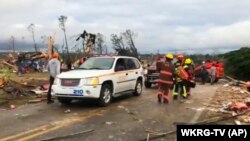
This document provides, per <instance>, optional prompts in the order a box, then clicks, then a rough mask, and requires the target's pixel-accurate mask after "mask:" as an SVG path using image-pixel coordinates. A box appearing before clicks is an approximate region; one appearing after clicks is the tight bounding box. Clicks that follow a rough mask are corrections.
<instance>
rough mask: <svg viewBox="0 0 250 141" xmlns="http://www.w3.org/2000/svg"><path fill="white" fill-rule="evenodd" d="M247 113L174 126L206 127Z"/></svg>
mask: <svg viewBox="0 0 250 141" xmlns="http://www.w3.org/2000/svg"><path fill="white" fill-rule="evenodd" d="M247 113H249V111H244V112H242V113H240V114H237V115H231V116H224V117H223V116H219V117H214V118H210V119H207V120H203V121H200V122H196V123H186V122H174V124H176V125H177V124H182V125H202V124H204V125H208V124H214V123H217V122H220V121H225V120H229V119H233V118H236V117H239V116H242V115H245V114H247Z"/></svg>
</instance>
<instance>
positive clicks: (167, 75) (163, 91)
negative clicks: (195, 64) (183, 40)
mask: <svg viewBox="0 0 250 141" xmlns="http://www.w3.org/2000/svg"><path fill="white" fill-rule="evenodd" d="M165 57H166V61H165V62H163V63H161V65H160V67H159V68H158V69H159V72H160V80H159V90H158V96H157V97H158V102H159V103H161V102H162V99H163V102H164V103H168V102H169V91H170V88H171V86H172V85H173V73H174V66H173V64H172V60H173V58H174V57H173V54H166V56H165Z"/></svg>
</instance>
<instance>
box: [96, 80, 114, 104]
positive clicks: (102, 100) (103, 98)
mask: <svg viewBox="0 0 250 141" xmlns="http://www.w3.org/2000/svg"><path fill="white" fill-rule="evenodd" d="M111 100H112V89H111V85H109V84H103V85H102V88H101V93H100V97H99V100H98V103H99V105H100V106H103V107H105V106H107V105H109V104H110V102H111Z"/></svg>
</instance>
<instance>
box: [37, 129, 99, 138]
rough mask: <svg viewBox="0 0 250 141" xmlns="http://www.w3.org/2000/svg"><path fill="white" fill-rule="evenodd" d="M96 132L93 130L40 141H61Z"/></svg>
mask: <svg viewBox="0 0 250 141" xmlns="http://www.w3.org/2000/svg"><path fill="white" fill-rule="evenodd" d="M94 131H95V130H93V129H91V130H85V131H82V132H77V133H73V134H69V135H64V136H57V137H52V138H48V139H44V140H40V141H52V140H59V139H64V138H69V137H72V136H77V135H81V134H87V133H91V132H94Z"/></svg>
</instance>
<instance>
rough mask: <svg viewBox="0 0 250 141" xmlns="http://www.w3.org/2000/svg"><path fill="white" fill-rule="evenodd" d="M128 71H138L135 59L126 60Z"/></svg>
mask: <svg viewBox="0 0 250 141" xmlns="http://www.w3.org/2000/svg"><path fill="white" fill-rule="evenodd" d="M126 69H127V70H134V69H136V65H135V62H134V60H133V59H126Z"/></svg>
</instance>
